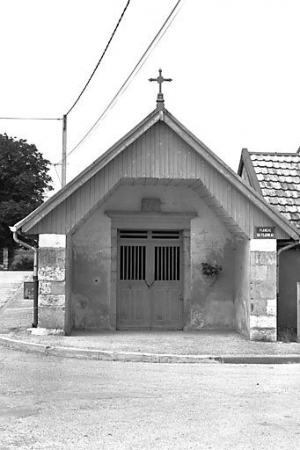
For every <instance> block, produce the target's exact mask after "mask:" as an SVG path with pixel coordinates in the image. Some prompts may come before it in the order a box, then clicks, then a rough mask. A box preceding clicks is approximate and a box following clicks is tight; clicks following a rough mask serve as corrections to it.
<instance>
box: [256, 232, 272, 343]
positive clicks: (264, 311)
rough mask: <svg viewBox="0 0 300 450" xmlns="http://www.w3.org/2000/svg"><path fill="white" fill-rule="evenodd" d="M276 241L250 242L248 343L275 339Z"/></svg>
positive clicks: (258, 240) (261, 240)
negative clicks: (249, 341)
mask: <svg viewBox="0 0 300 450" xmlns="http://www.w3.org/2000/svg"><path fill="white" fill-rule="evenodd" d="M276 262H277V252H276V239H251V241H250V340H252V341H276V340H277V304H276V289H277V287H276V285H277V283H276Z"/></svg>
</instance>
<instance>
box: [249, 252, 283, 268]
mask: <svg viewBox="0 0 300 450" xmlns="http://www.w3.org/2000/svg"><path fill="white" fill-rule="evenodd" d="M250 255H251V257H250V261H251V265H259V266H271V265H276V262H277V255H276V252H251V254H250Z"/></svg>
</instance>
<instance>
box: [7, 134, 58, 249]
mask: <svg viewBox="0 0 300 450" xmlns="http://www.w3.org/2000/svg"><path fill="white" fill-rule="evenodd" d="M49 164H50V162H49V161H48V160H47V159H44V158H43V156H42V154H41V153H40V152H39V151H38V150H37V148H36V146H35V145H34V144H28V143H27V141H26V140H24V139H20V140H17V139H16V138H12V137H9V136H7V134H3V135H2V134H0V248H1V247H9V248H11V247H12V246H13V240H12V233H11V232H10V230H9V226H12V225H14V224H15V223H17V222H18V221H19V220H21V219H23V218H24V217H25V216H27V215H28V214H29V213H30V212H32V211H33V210H34V209H36V208H37V207H38V206H39V205H41V204H42V203H43V201H44V198H45V194H46V193H47V191H51V190H52V189H53V187H52V186H51V182H52V180H51V177H50V176H49V175H48V171H49Z"/></svg>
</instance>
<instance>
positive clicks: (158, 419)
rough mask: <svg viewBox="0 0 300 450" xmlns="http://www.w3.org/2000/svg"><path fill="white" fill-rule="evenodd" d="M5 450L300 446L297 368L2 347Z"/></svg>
mask: <svg viewBox="0 0 300 450" xmlns="http://www.w3.org/2000/svg"><path fill="white" fill-rule="evenodd" d="M0 412H1V414H0V450H11V449H21V450H29V449H31V450H48V449H49V450H50V449H55V450H65V449H68V450H69V449H76V450H81V449H89V450H94V449H97V450H100V449H105V450H106V449H107V450H114V449H118V450H120V449H121V450H127V449H128V450H129V449H132V450H141V449H142V450H148V449H172V450H173V449H175V450H177V449H181V450H182V449H183V450H184V449H192V450H194V449H197V450H206V449H212V450H219V449H220V450H226V449H230V450H232V449H234V450H247V449H251V450H261V449H266V450H270V449H272V450H277V449H285V450H286V449H289V450H294V449H295V450H296V449H297V450H298V449H299V448H300V367H299V366H298V365H279V366H265V365H261V366H235V365H232V366H231V365H214V364H200V365H176V364H174V365H172V364H171V365H169V364H166V365H165V364H145V363H135V364H134V363H116V362H101V361H82V360H71V359H60V358H56V357H46V356H43V355H33V354H26V353H20V352H17V351H12V350H8V349H4V348H0Z"/></svg>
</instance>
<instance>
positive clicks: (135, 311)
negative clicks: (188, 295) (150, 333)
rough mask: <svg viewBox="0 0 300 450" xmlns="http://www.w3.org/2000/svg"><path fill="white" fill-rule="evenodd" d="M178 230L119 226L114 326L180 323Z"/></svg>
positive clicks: (178, 325)
mask: <svg viewBox="0 0 300 450" xmlns="http://www.w3.org/2000/svg"><path fill="white" fill-rule="evenodd" d="M182 275H183V274H182V239H181V232H180V231H174V230H171V231H167V230H149V231H148V230H119V232H118V287H117V329H118V330H129V329H175V330H179V329H182V327H183V283H182V278H183V277H182Z"/></svg>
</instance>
